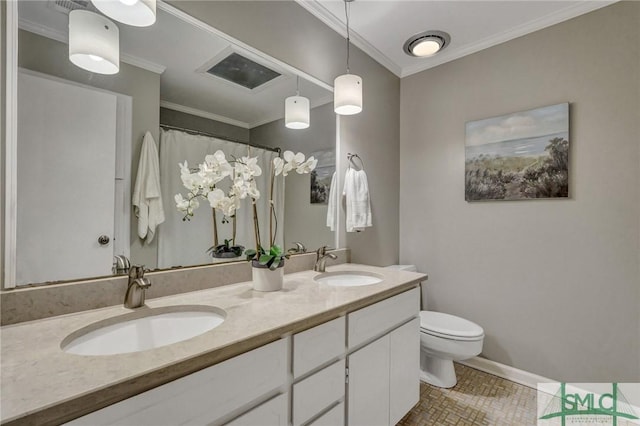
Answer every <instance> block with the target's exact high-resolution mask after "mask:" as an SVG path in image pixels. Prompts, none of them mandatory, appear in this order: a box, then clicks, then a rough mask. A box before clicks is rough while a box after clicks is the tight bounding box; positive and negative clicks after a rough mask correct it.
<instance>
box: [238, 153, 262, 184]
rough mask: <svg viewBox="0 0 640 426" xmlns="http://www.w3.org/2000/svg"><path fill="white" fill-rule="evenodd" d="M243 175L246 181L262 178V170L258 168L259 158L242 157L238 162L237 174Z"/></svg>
mask: <svg viewBox="0 0 640 426" xmlns="http://www.w3.org/2000/svg"><path fill="white" fill-rule="evenodd" d="M237 173H241V174H242V175H243V177H244V179H245V180H249V179H251V178H252V177H254V176H260V175H261V174H262V169H261V168H260V166H258V157H242V158H241V159H240V160H239V161H238V162H236V174H237Z"/></svg>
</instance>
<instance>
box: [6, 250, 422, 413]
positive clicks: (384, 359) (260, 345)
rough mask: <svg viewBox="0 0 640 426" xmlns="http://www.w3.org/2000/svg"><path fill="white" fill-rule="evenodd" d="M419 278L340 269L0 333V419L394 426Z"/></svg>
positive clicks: (415, 338) (406, 383) (406, 391)
mask: <svg viewBox="0 0 640 426" xmlns="http://www.w3.org/2000/svg"><path fill="white" fill-rule="evenodd" d="M425 278H426V276H425V275H423V274H418V273H413V272H406V271H397V270H391V269H385V268H378V267H372V266H366V265H356V264H349V263H346V264H341V265H335V266H332V267H329V268H328V272H326V273H318V272H314V271H310V270H306V271H302V272H296V273H291V274H287V275H285V282H284V288H283V289H282V290H281V291H277V292H269V293H263V292H257V291H254V290H253V289H252V284H251V282H242V283H237V284H231V285H225V286H221V287H216V288H210V289H205V290H200V291H191V292H186V293H181V294H176V295H171V296H166V297H158V298H154V299H148V300H147V302H146V305H145V306H143V307H141V308H138V309H126V308H124V307H123V306H112V307H107V308H101V309H93V310H88V311H82V312H77V313H71V314H67V315H59V316H54V317H50V318H44V319H38V320H34V321H28V322H22V323H18V324H14V325H10V326H5V327H3V328H2V423H3V424H38V425H42V424H61V423H64V422H70V423H69V424H77V425H99V424H100V425H102V424H121V425H127V424H128V425H131V424H136V425H144V424H148V425H164V424H166V425H175V424H232V425H257V424H260V425H288V424H293V425H308V424H309V425H310V424H313V425H338V424H348V425H358V424H362V425H377V424H395V423H397V421H399V420H400V419H401V418H402V417H403V416H404V414H406V412H408V410H409V409H410V408H411V407H412V406H413V405H414V404H415V403H416V402H417V401H418V398H419V321H418V313H419V309H420V292H419V288H418V285H419V283H420V281H422V280H424V279H425ZM152 282H153V279H152Z"/></svg>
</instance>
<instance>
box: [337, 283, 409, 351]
mask: <svg viewBox="0 0 640 426" xmlns="http://www.w3.org/2000/svg"><path fill="white" fill-rule="evenodd" d="M419 312H420V291H419V288H414V289H411V290H408V291H405V292H404V293H401V294H399V295H397V296H394V297H391V298H389V299H386V300H383V301H382V302H378V303H376V304H374V305H371V306H367V307H366V308H362V309H360V310H358V311H355V312H353V313H350V314H349V316H348V323H349V334H348V348H349V349H352V348H354V347H356V346H358V345H360V344H362V343H365V342H367V341H369V340H371V339H373V338H375V337H378V336H381V335H383V334H385V333H386V332H388V331H389V330H390V329H392V328H393V327H395V326H397V325H400V324H402V323H403V322H405V321H406V320H408V319H409V318H411V317H414V316H416V315H418V313H419Z"/></svg>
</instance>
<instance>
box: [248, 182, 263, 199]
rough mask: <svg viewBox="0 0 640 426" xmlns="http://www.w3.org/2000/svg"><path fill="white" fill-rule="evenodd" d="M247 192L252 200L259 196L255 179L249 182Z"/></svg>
mask: <svg viewBox="0 0 640 426" xmlns="http://www.w3.org/2000/svg"><path fill="white" fill-rule="evenodd" d="M247 194H248V195H249V196H250V197H251V198H253V199H254V200H257V199H259V198H260V191H258V185H257V184H256V181H255V180H251V182H249V189H248V190H247Z"/></svg>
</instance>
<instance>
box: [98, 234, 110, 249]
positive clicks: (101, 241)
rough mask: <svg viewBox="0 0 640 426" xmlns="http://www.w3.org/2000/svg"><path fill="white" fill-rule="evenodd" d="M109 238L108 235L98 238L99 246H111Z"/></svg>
mask: <svg viewBox="0 0 640 426" xmlns="http://www.w3.org/2000/svg"><path fill="white" fill-rule="evenodd" d="M109 241H110V240H109V237H108V236H107V235H100V236H99V237H98V244H100V245H101V246H106V245H107V244H109Z"/></svg>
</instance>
